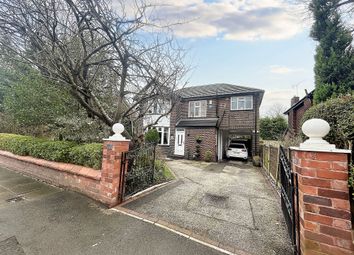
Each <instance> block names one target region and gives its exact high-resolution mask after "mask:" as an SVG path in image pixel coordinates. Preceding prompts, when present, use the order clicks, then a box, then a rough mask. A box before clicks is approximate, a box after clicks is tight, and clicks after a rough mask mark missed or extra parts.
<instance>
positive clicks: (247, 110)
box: [230, 109, 254, 112]
mask: <svg viewBox="0 0 354 255" xmlns="http://www.w3.org/2000/svg"><path fill="white" fill-rule="evenodd" d="M241 111H243V112H250V111H254V109H246V110H232V109H230V112H241Z"/></svg>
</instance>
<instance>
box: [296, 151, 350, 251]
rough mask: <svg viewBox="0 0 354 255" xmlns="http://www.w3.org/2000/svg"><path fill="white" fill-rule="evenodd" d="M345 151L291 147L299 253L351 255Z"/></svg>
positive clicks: (346, 153) (346, 155) (346, 154)
mask: <svg viewBox="0 0 354 255" xmlns="http://www.w3.org/2000/svg"><path fill="white" fill-rule="evenodd" d="M348 156H349V154H348V151H346V150H337V149H335V150H332V151H328V152H321V151H313V150H312V151H311V150H304V149H299V148H292V167H293V171H294V172H296V173H297V174H298V181H299V186H298V190H299V213H300V215H299V216H300V246H301V254H303V255H309V254H311V255H312V254H317V255H324V254H331V255H337V254H338V255H339V254H341V255H352V254H354V246H353V236H352V222H351V211H350V201H349V199H350V197H349V189H348V158H349V157H348Z"/></svg>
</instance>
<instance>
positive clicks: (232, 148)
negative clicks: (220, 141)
mask: <svg viewBox="0 0 354 255" xmlns="http://www.w3.org/2000/svg"><path fill="white" fill-rule="evenodd" d="M226 157H227V158H241V159H244V160H246V159H247V158H248V150H247V148H246V145H245V144H243V143H230V144H229V147H228V148H227V151H226Z"/></svg>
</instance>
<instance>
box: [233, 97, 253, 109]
mask: <svg viewBox="0 0 354 255" xmlns="http://www.w3.org/2000/svg"><path fill="white" fill-rule="evenodd" d="M247 99H250V100H251V107H250V108H247V104H246V101H247ZM235 102H236V108H234V107H233V105H234V104H235ZM241 102H244V106H245V107H244V108H243V109H241V106H240V103H241ZM230 109H231V110H232V111H244V110H253V96H239V97H231V102H230Z"/></svg>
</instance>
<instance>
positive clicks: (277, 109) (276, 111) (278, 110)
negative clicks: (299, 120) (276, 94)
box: [266, 103, 287, 117]
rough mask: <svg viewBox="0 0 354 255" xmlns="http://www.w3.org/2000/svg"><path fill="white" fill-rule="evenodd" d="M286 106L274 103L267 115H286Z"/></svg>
mask: <svg viewBox="0 0 354 255" xmlns="http://www.w3.org/2000/svg"><path fill="white" fill-rule="evenodd" d="M286 109H287V108H286V106H285V105H283V104H280V103H274V104H273V105H272V106H271V107H269V109H268V111H267V113H266V115H267V116H269V117H279V116H281V117H285V116H284V112H285V111H286Z"/></svg>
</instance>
